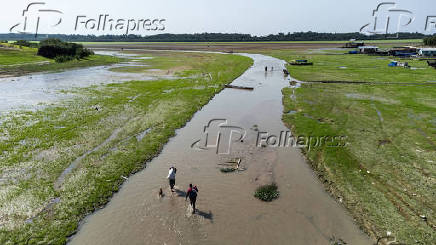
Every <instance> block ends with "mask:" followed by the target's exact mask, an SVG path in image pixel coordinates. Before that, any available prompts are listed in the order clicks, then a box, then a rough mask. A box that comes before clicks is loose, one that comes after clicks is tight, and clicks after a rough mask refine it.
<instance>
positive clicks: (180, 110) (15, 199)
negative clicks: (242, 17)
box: [0, 53, 252, 244]
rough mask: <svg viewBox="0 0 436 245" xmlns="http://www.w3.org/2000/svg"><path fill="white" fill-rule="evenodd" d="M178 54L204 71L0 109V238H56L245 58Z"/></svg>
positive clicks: (139, 165) (244, 64)
mask: <svg viewBox="0 0 436 245" xmlns="http://www.w3.org/2000/svg"><path fill="white" fill-rule="evenodd" d="M158 55H159V54H157V53H155V54H154V56H158ZM184 55H185V57H184V58H182V57H180V61H179V62H178V63H177V64H174V65H175V66H181V65H182V64H184V63H185V61H186V60H191V61H190V62H191V65H192V67H191V70H195V71H196V72H197V73H198V74H199V75H201V74H203V73H207V74H210V76H207V77H204V76H197V77H196V78H192V79H191V78H183V79H176V80H158V81H147V82H144V81H131V82H126V83H122V84H111V85H107V86H95V87H91V88H81V89H76V90H74V91H65V92H66V93H70V92H73V93H74V94H76V95H77V96H76V97H75V98H74V99H71V100H69V101H64V102H63V103H61V104H55V105H48V106H47V107H46V108H45V109H43V110H40V111H19V112H11V113H10V114H9V115H4V116H3V117H2V118H0V121H2V124H1V127H0V141H1V144H0V152H2V153H3V154H2V155H1V156H0V161H1V165H0V214H1V215H0V229H1V230H0V243H1V244H25V243H26V241H29V244H64V243H66V240H67V237H68V236H71V235H72V234H74V233H75V231H76V230H77V228H78V223H79V221H80V220H81V219H83V217H84V216H85V215H86V214H88V213H90V212H92V211H94V210H95V209H97V208H99V207H101V206H102V205H104V204H105V203H107V201H108V199H109V198H110V197H111V196H112V194H113V192H114V191H117V190H118V189H119V186H120V185H121V183H122V182H123V181H124V177H125V176H129V175H130V174H132V173H134V172H137V171H139V170H141V169H143V168H144V167H145V165H146V163H147V162H148V161H149V160H151V159H152V158H153V157H154V156H156V154H158V153H159V152H160V150H161V149H162V147H163V146H164V144H165V143H166V142H167V141H168V140H169V138H170V137H172V136H174V135H175V130H176V129H178V128H181V127H183V125H185V123H186V122H187V121H188V120H190V118H191V117H192V116H193V115H194V113H195V112H197V111H198V110H199V109H201V108H202V106H204V105H205V104H207V103H208V101H209V100H210V99H211V98H212V97H213V96H214V95H215V94H216V93H218V92H219V91H221V89H223V88H224V85H225V84H227V83H229V82H231V81H233V80H234V79H235V78H237V77H238V76H240V75H241V74H242V73H243V72H244V71H245V70H246V69H247V68H248V67H249V66H251V65H252V61H251V60H250V59H249V58H246V57H242V56H235V55H218V54H203V55H197V54H195V55H194V54H189V53H185V54H184ZM168 59H171V57H168ZM205 59H206V60H207V61H208V62H204V60H205ZM195 61H196V62H195ZM77 159H79V160H77ZM73 162H75V163H76V164H74V165H73V168H72V171H71V172H70V173H67V174H65V178H59V177H60V176H62V173H63V171H64V170H65V169H67V167H69V166H70V164H71V163H73Z"/></svg>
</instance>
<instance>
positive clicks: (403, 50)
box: [389, 46, 418, 57]
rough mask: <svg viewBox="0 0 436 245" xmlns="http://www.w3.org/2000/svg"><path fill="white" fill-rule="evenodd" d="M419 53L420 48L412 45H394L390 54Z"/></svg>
mask: <svg viewBox="0 0 436 245" xmlns="http://www.w3.org/2000/svg"><path fill="white" fill-rule="evenodd" d="M417 54H418V48H416V47H412V46H403V47H394V48H393V49H391V50H389V55H392V56H401V57H410V56H413V55H417Z"/></svg>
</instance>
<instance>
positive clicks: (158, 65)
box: [111, 51, 214, 77]
mask: <svg viewBox="0 0 436 245" xmlns="http://www.w3.org/2000/svg"><path fill="white" fill-rule="evenodd" d="M156 53H158V54H159V55H158V56H156V55H155V54H156ZM141 56H142V57H137V59H133V60H132V61H134V62H137V63H139V64H143V66H141V65H135V66H126V67H116V68H112V69H111V71H116V72H134V73H148V74H156V75H177V76H183V77H187V76H190V75H206V74H203V73H201V70H200V69H199V67H198V64H199V63H205V64H207V63H209V62H210V61H212V60H213V59H214V58H213V56H207V55H204V54H201V53H191V54H189V57H191V58H190V59H186V53H183V52H150V51H148V52H145V53H141ZM150 57H153V58H151V59H148V58H150Z"/></svg>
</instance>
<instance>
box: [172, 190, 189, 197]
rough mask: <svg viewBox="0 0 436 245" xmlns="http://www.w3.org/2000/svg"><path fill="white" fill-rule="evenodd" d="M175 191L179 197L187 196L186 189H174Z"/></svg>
mask: <svg viewBox="0 0 436 245" xmlns="http://www.w3.org/2000/svg"><path fill="white" fill-rule="evenodd" d="M174 192H175V193H176V195H177V196H178V197H186V191H181V190H179V189H174Z"/></svg>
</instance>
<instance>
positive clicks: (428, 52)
mask: <svg viewBox="0 0 436 245" xmlns="http://www.w3.org/2000/svg"><path fill="white" fill-rule="evenodd" d="M418 54H419V55H421V56H436V48H422V49H420V50H419V52H418Z"/></svg>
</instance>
